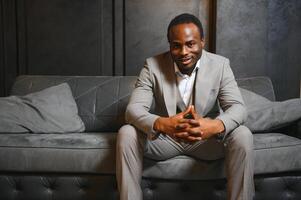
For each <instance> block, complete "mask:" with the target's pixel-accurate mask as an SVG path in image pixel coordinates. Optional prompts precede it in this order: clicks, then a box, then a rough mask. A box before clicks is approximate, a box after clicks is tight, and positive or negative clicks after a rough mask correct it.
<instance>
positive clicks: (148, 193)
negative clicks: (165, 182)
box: [143, 188, 153, 197]
mask: <svg viewBox="0 0 301 200" xmlns="http://www.w3.org/2000/svg"><path fill="white" fill-rule="evenodd" d="M143 193H145V195H146V196H147V197H152V196H153V191H152V190H151V189H150V188H145V189H144V192H143Z"/></svg>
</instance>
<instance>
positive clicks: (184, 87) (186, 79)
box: [174, 59, 200, 106]
mask: <svg viewBox="0 0 301 200" xmlns="http://www.w3.org/2000/svg"><path fill="white" fill-rule="evenodd" d="M199 66H200V59H199V60H198V62H197V63H196V66H195V68H194V69H193V71H192V73H191V74H190V76H189V75H187V74H182V73H181V71H180V70H179V67H178V65H177V64H176V63H174V67H175V73H176V75H177V86H178V88H179V92H180V95H181V97H182V99H183V101H184V103H185V105H186V106H188V105H189V102H190V98H191V95H192V91H193V85H194V80H195V76H196V71H197V69H198V68H199Z"/></svg>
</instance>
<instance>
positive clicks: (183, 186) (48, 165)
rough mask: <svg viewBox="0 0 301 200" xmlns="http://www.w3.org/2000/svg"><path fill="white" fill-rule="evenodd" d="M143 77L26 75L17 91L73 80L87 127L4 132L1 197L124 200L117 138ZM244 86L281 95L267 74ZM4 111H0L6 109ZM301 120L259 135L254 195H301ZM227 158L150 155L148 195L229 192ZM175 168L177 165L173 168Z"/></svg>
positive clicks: (14, 89) (17, 83) (196, 195)
mask: <svg viewBox="0 0 301 200" xmlns="http://www.w3.org/2000/svg"><path fill="white" fill-rule="evenodd" d="M135 80H136V77H130V76H128V77H108V76H107V77H105V76H99V77H78V76H68V77H67V76H65V77H64V76H20V77H18V78H17V79H16V81H15V83H14V86H13V87H12V90H11V94H12V95H25V94H28V93H31V92H36V91H39V90H42V89H44V88H46V87H49V86H53V85H57V84H59V83H63V82H67V83H68V84H69V85H70V87H71V89H72V92H73V96H74V98H75V100H76V103H77V106H78V110H79V115H80V117H81V118H82V120H83V122H84V123H85V126H86V131H85V132H84V133H47V134H45V133H44V134H32V133H25V134H24V133H23V134H20V133H17V134H11V133H10V134H7V133H0V199H1V200H21V199H24V200H25V199H26V200H30V199H53V200H69V199H70V200H71V199H72V200H75V199H89V200H93V199H103V200H110V199H118V192H117V188H116V181H115V175H114V174H115V138H116V132H117V130H118V129H119V128H120V126H121V125H122V124H124V111H125V107H126V105H127V101H128V99H129V96H130V93H131V91H132V89H133V86H134V83H135ZM238 84H239V86H240V87H242V88H245V89H248V90H251V91H254V92H255V93H257V94H260V95H262V96H264V97H266V98H268V99H270V100H275V95H274V92H273V87H272V84H271V81H270V80H269V79H268V78H266V77H254V78H245V79H239V80H238ZM0 112H1V111H0ZM300 136H301V132H300V123H299V124H298V123H295V124H292V125H290V126H287V127H283V128H282V129H279V130H277V131H274V132H268V133H256V134H254V144H255V174H256V175H255V187H256V196H255V199H273V200H277V199H279V200H280V199H296V200H297V199H301V153H300V152H301V140H300V139H298V137H299V138H300ZM223 162H224V161H223V159H221V160H217V161H211V162H204V161H201V160H196V159H194V158H189V157H187V156H178V157H175V158H172V159H170V160H167V161H160V162H156V161H153V160H149V159H145V161H144V172H143V176H144V178H143V181H142V187H143V192H144V199H145V200H148V199H149V200H155V199H156V200H165V199H179V200H180V199H186V198H187V199H190V200H192V199H205V200H206V199H207V200H208V199H226V179H225V174H224V164H223ZM171 169H172V170H171Z"/></svg>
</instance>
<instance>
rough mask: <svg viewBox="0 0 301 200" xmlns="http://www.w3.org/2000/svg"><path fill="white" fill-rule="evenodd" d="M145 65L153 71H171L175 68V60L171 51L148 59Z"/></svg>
mask: <svg viewBox="0 0 301 200" xmlns="http://www.w3.org/2000/svg"><path fill="white" fill-rule="evenodd" d="M145 65H146V66H147V67H148V69H149V70H150V71H152V72H153V73H155V74H157V73H162V72H169V68H172V69H173V60H172V57H171V54H170V52H169V51H167V52H164V53H161V54H158V55H156V56H153V57H150V58H147V59H146V62H145Z"/></svg>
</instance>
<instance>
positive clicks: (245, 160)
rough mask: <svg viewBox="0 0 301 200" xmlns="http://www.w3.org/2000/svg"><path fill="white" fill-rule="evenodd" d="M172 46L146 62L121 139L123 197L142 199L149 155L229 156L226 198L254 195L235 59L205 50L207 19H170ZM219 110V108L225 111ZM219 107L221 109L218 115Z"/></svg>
mask: <svg viewBox="0 0 301 200" xmlns="http://www.w3.org/2000/svg"><path fill="white" fill-rule="evenodd" d="M167 37H168V41H169V45H170V51H169V52H167V53H164V54H161V55H158V56H155V57H152V58H148V59H147V60H146V63H145V66H144V68H143V69H142V70H141V73H140V76H139V78H138V80H137V82H136V85H135V89H134V91H133V93H132V96H131V98H130V101H129V104H128V107H127V110H126V120H127V122H128V123H129V124H130V125H125V126H123V127H122V128H121V129H120V130H119V133H118V137H117V155H116V156H117V157H116V167H117V169H116V170H117V171H116V172H117V173H116V175H117V182H118V188H119V192H120V199H121V200H142V191H141V187H140V182H141V176H142V161H143V156H146V157H149V158H152V159H155V160H164V159H169V158H172V157H174V156H177V155H181V154H184V155H189V156H193V157H197V158H200V159H202V160H216V159H219V158H222V157H225V163H226V174H227V180H228V183H227V186H228V188H227V197H228V199H229V200H237V199H243V200H248V199H252V197H253V193H254V186H253V137H252V133H251V132H250V131H249V129H248V128H246V127H245V126H242V125H241V124H242V123H243V122H244V120H245V118H246V110H245V108H244V103H243V100H242V97H241V94H240V92H239V89H238V87H237V83H236V81H235V79H234V76H233V73H232V71H231V68H230V65H229V60H228V59H226V58H224V57H221V56H218V55H214V54H211V53H208V52H206V51H205V50H203V48H204V44H205V42H204V34H203V28H202V25H201V22H200V21H199V20H198V19H197V18H196V17H195V16H193V15H190V14H181V15H179V16H177V17H175V18H174V19H173V20H172V21H171V22H170V24H169V27H168V31H167ZM219 108H220V109H219ZM219 110H221V112H219Z"/></svg>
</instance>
